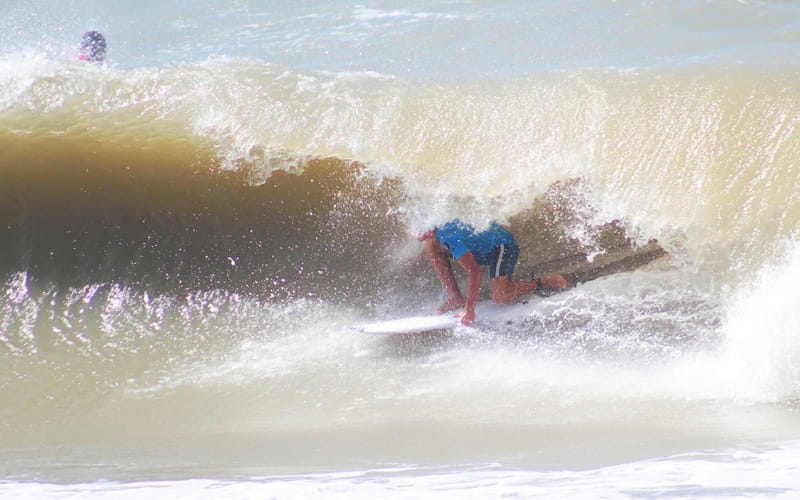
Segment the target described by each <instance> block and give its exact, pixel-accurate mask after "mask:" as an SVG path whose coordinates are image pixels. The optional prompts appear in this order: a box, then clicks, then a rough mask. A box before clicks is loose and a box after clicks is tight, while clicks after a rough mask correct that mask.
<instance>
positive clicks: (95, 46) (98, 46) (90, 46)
mask: <svg viewBox="0 0 800 500" xmlns="http://www.w3.org/2000/svg"><path fill="white" fill-rule="evenodd" d="M78 59H80V60H82V61H89V62H103V61H104V60H105V59H106V38H105V37H104V36H103V34H102V33H100V32H99V31H87V32H86V33H84V34H83V36H82V37H81V51H80V53H79V54H78Z"/></svg>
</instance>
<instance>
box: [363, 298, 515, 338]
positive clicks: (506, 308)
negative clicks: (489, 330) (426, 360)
mask: <svg viewBox="0 0 800 500" xmlns="http://www.w3.org/2000/svg"><path fill="white" fill-rule="evenodd" d="M529 309H530V306H529V305H528V304H527V303H519V304H512V305H504V304H498V303H496V302H492V301H491V300H485V301H481V302H479V303H478V305H477V307H476V308H475V324H476V326H480V324H481V323H496V322H497V321H498V320H499V321H507V320H512V319H514V318H516V319H519V318H520V317H523V316H525V315H526V314H527V312H528V311H529ZM458 313H459V310H456V311H452V312H449V313H445V314H434V315H429V316H410V317H407V318H398V319H391V320H387V321H378V322H376V323H368V324H365V325H360V326H355V327H353V329H354V330H356V331H359V332H363V333H369V334H372V335H396V334H401V333H418V332H431V331H437V330H452V329H454V328H456V327H457V326H459V325H460V324H461V319H460V318H459V317H458Z"/></svg>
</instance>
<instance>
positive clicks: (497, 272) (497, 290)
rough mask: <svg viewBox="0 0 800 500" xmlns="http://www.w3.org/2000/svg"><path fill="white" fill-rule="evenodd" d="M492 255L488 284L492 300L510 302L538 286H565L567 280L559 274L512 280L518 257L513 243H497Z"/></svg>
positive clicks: (502, 302)
mask: <svg viewBox="0 0 800 500" xmlns="http://www.w3.org/2000/svg"><path fill="white" fill-rule="evenodd" d="M493 257H494V264H493V266H492V269H491V272H492V279H491V281H490V282H489V286H490V289H491V293H492V300H494V301H495V302H498V303H500V304H510V303H512V302H514V301H516V300H517V299H519V298H520V297H522V296H523V295H526V294H528V293H531V292H533V291H535V290H536V289H539V288H547V289H559V290H560V289H564V288H567V281H566V280H565V279H564V277H563V276H561V275H560V274H553V275H551V276H546V277H544V278H542V279H540V280H519V281H514V280H512V278H511V277H512V276H513V275H514V268H515V267H516V265H517V258H518V257H519V247H517V245H516V244H514V243H512V244H508V245H499V246H498V247H497V248H495V250H494V251H493Z"/></svg>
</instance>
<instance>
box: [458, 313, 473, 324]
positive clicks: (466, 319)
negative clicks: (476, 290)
mask: <svg viewBox="0 0 800 500" xmlns="http://www.w3.org/2000/svg"><path fill="white" fill-rule="evenodd" d="M458 316H459V317H460V318H461V324H462V325H464V326H472V324H473V323H475V311H464V312H463V313H461V314H459V315H458Z"/></svg>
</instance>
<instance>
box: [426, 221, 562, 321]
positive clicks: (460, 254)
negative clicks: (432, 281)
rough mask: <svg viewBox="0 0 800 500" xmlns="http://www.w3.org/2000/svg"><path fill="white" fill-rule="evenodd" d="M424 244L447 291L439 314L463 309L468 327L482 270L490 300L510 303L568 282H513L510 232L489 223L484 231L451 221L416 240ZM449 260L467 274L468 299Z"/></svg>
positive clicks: (514, 249) (515, 250)
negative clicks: (486, 269) (487, 279)
mask: <svg viewBox="0 0 800 500" xmlns="http://www.w3.org/2000/svg"><path fill="white" fill-rule="evenodd" d="M417 239H418V240H419V241H421V242H424V243H425V253H427V255H428V258H429V259H430V261H431V264H432V265H433V271H434V272H435V273H436V276H437V277H438V278H439V281H441V282H442V285H443V286H444V288H445V290H446V291H447V300H446V301H445V302H444V303H443V304H442V305H441V306H440V307H439V309H438V312H439V313H440V314H441V313H445V312H448V311H452V310H455V309H458V308H461V307H463V308H464V312H463V313H461V315H460V317H461V323H462V324H464V325H471V324H472V323H473V322H474V321H475V305H476V304H477V303H478V295H479V293H480V289H481V281H482V279H483V271H482V269H481V266H488V267H489V272H490V273H491V281H490V282H489V286H490V287H491V295H492V300H494V301H495V302H498V303H501V304H510V303H512V302H514V301H515V300H517V299H518V298H519V297H521V296H522V295H525V294H526V293H530V292H533V291H534V290H537V289H540V290H563V289H565V288H567V287H568V284H567V280H566V279H565V278H564V277H563V276H562V275H560V274H553V275H550V276H545V277H544V278H540V279H534V280H525V281H514V280H512V277H513V274H514V267H515V266H516V264H517V257H519V247H518V246H517V241H516V239H515V238H514V235H513V234H511V232H510V231H508V230H507V229H505V228H504V227H502V226H500V225H499V224H497V223H495V222H492V223H491V224H490V225H489V228H488V229H486V230H485V231H481V232H476V231H475V228H474V227H472V226H470V225H469V224H465V223H463V222H461V221H459V220H453V221H450V222H448V223H446V224H443V225H442V226H439V227H436V228H434V229H431V230H429V231H427V232H425V233H423V234H422V235H420V236H419V237H418V238H417ZM450 257H452V258H453V259H455V261H456V262H458V264H459V265H460V266H461V267H462V268H464V270H465V271H466V272H467V296H466V298H465V297H464V295H463V294H462V293H461V290H460V289H459V287H458V283H457V282H456V278H455V275H454V274H453V268H452V266H451V264H450Z"/></svg>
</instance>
